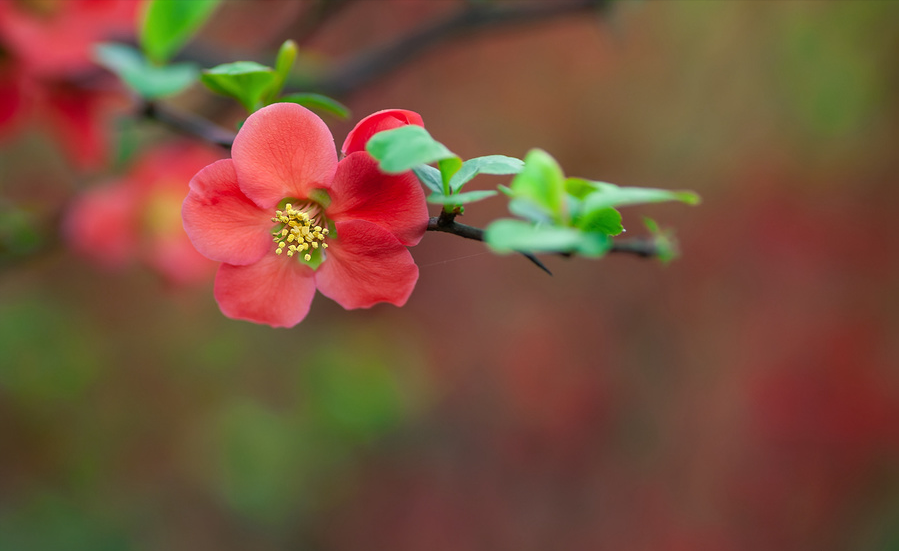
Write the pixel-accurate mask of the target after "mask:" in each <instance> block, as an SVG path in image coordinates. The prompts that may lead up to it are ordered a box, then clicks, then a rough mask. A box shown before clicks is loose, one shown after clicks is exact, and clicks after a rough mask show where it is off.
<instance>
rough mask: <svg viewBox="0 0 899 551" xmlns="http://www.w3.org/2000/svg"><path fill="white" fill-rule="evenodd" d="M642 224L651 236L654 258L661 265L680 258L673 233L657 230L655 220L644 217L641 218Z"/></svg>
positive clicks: (657, 225) (657, 226)
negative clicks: (654, 249) (653, 245)
mask: <svg viewBox="0 0 899 551" xmlns="http://www.w3.org/2000/svg"><path fill="white" fill-rule="evenodd" d="M643 224H644V225H645V226H646V229H647V230H649V233H650V235H652V238H653V243H654V244H655V248H656V255H655V256H656V258H658V259H659V260H660V261H661V262H662V264H668V263H669V262H671V261H672V260H675V259H677V257H678V256H680V250H679V248H678V245H677V239H676V238H675V236H674V232H673V231H671V230H663V229H661V228H659V224H658V223H657V222H656V221H655V220H653V219H652V218H649V217H646V216H644V217H643Z"/></svg>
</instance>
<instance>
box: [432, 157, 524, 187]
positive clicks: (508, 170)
mask: <svg viewBox="0 0 899 551" xmlns="http://www.w3.org/2000/svg"><path fill="white" fill-rule="evenodd" d="M523 168H524V161H522V160H521V159H516V158H514V157H506V156H505V155H487V156H485V157H475V158H474V159H469V160H467V161H465V162H464V163H462V167H461V168H459V171H458V172H456V173H455V174H454V175H453V177H452V179H451V180H450V182H449V185H450V189H451V190H452V192H453V193H456V192H457V191H459V190H460V189H462V186H464V185H465V184H466V183H468V182H469V181H471V179H472V178H474V177H475V176H477V175H478V174H518V173H519V172H521V170H522V169H523Z"/></svg>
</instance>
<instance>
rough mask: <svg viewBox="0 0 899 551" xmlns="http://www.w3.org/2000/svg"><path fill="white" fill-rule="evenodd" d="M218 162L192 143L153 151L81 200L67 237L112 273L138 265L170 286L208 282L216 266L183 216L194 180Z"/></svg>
mask: <svg viewBox="0 0 899 551" xmlns="http://www.w3.org/2000/svg"><path fill="white" fill-rule="evenodd" d="M218 159H219V156H218V155H216V154H215V153H213V152H212V151H210V150H208V149H205V148H201V147H199V146H196V145H193V144H190V143H174V144H171V145H167V146H165V147H160V148H157V149H155V150H151V151H149V152H148V153H147V154H145V155H144V156H143V157H142V158H141V159H140V160H139V161H138V162H137V163H136V164H135V166H134V168H133V169H132V170H131V171H129V173H128V174H127V175H126V176H125V177H124V178H122V179H121V180H119V181H116V182H112V183H111V184H109V185H106V186H104V187H98V188H93V189H90V190H88V191H87V192H86V193H84V194H82V195H81V196H80V197H78V198H77V199H75V201H74V202H73V203H72V205H71V206H70V208H69V210H68V212H67V213H66V217H65V220H64V222H63V233H64V237H65V238H66V240H67V242H68V243H69V245H70V247H71V248H72V249H73V250H75V251H76V252H78V253H79V254H81V255H83V256H86V257H88V258H90V259H92V260H94V261H95V262H97V263H98V264H100V265H101V266H103V267H105V268H107V269H120V268H123V267H125V266H127V265H129V264H131V263H132V262H134V261H135V260H138V261H141V262H143V263H144V264H146V265H148V266H149V267H150V268H152V269H153V270H154V271H156V272H157V273H159V274H160V275H162V276H163V277H164V278H165V279H166V280H167V281H169V282H170V283H174V284H179V285H180V284H190V283H199V282H202V281H207V280H208V279H209V278H211V276H212V274H213V272H214V270H215V266H216V265H215V263H214V262H211V261H210V260H209V259H208V258H206V257H204V256H202V255H200V254H199V253H198V252H197V251H196V249H195V248H194V247H193V245H192V244H191V242H190V240H189V239H188V238H187V234H185V233H184V229H183V227H182V225H181V217H180V210H181V203H182V201H183V199H184V190H185V189H187V184H188V182H189V181H190V178H191V177H192V176H193V175H194V174H195V173H196V172H197V171H198V170H200V169H201V168H202V167H204V166H206V165H207V164H209V163H212V162H215V161H216V160H218Z"/></svg>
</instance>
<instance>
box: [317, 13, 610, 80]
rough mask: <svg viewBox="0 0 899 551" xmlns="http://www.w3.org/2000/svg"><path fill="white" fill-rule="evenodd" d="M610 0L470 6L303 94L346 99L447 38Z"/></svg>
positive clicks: (350, 65)
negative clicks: (320, 94) (317, 94)
mask: <svg viewBox="0 0 899 551" xmlns="http://www.w3.org/2000/svg"><path fill="white" fill-rule="evenodd" d="M609 3H610V2H609V0H553V1H548V0H547V1H539V2H538V1H528V2H505V3H499V2H484V3H477V4H475V3H470V4H469V5H468V6H467V7H466V8H465V9H463V10H460V11H458V12H456V13H453V14H451V15H449V16H448V17H445V18H443V19H440V20H437V21H435V22H433V23H430V24H427V25H424V26H422V27H420V28H418V29H414V30H413V31H412V32H410V33H409V34H407V35H406V36H403V37H400V38H399V39H397V40H395V41H393V42H391V43H388V44H386V45H384V46H382V47H380V48H374V49H370V50H368V51H365V52H364V53H362V54H359V55H357V56H356V57H355V58H353V59H351V60H350V61H348V62H346V63H345V64H343V65H342V66H340V67H338V68H337V69H335V70H333V71H331V72H330V73H328V74H326V75H325V76H324V77H322V78H320V79H315V80H311V81H309V82H306V83H304V84H303V86H302V88H303V91H314V92H319V93H322V94H326V95H332V96H338V97H340V96H344V95H346V94H349V93H351V92H353V91H355V90H357V89H359V88H360V87H362V86H363V85H365V84H368V83H369V82H370V81H372V80H375V79H377V78H378V77H381V76H383V75H384V74H386V73H388V72H390V71H392V70H393V69H396V68H397V67H399V66H401V65H403V64H404V63H407V62H408V61H409V60H411V59H413V58H415V57H417V56H419V55H421V54H422V53H424V52H425V51H427V50H429V49H430V48H433V47H434V46H436V45H438V44H439V43H441V42H444V41H446V40H449V39H452V38H457V37H460V36H464V35H466V34H468V33H471V32H474V31H481V30H484V29H487V28H496V27H501V26H508V25H515V24H523V23H537V22H539V23H544V22H546V21H547V20H550V19H553V18H556V17H560V16H567V15H574V14H579V13H583V12H590V11H595V12H598V11H600V10H602V9H605V8H606V7H607V6H608V4H609Z"/></svg>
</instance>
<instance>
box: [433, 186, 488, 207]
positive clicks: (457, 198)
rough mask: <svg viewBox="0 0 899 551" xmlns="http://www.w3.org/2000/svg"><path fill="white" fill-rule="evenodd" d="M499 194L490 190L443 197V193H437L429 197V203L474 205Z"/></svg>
mask: <svg viewBox="0 0 899 551" xmlns="http://www.w3.org/2000/svg"><path fill="white" fill-rule="evenodd" d="M497 194H498V192H496V191H493V190H490V189H487V190H478V191H466V192H465V193H457V194H455V195H443V194H442V193H435V194H433V195H431V196H429V197H428V203H433V204H435V205H465V204H468V203H474V202H475V201H482V200H484V199H487V198H488V197H493V196H495V195H497Z"/></svg>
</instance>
